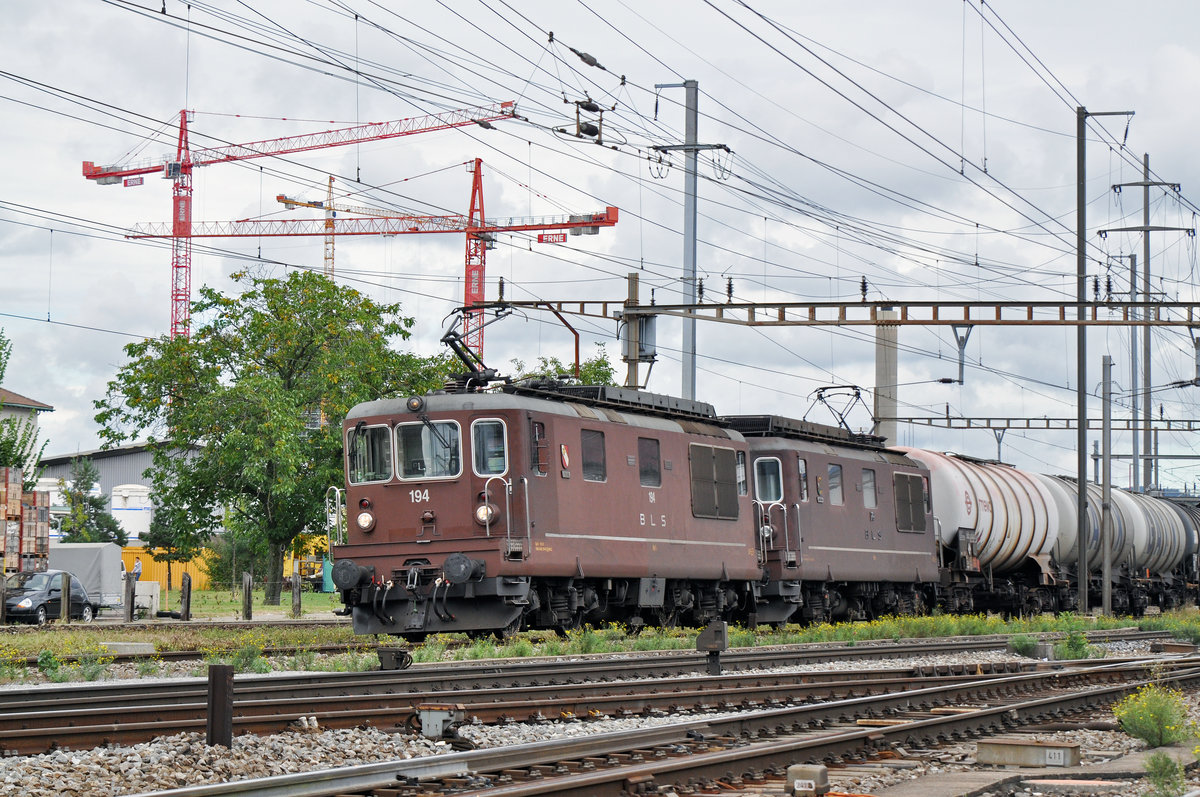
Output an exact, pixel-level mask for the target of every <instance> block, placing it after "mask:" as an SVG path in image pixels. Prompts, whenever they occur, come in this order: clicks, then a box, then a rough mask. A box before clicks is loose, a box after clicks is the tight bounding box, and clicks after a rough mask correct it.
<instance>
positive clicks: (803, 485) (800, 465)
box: [796, 457, 808, 501]
mask: <svg viewBox="0 0 1200 797" xmlns="http://www.w3.org/2000/svg"><path fill="white" fill-rule="evenodd" d="M796 470H797V472H798V474H799V478H798V481H799V482H800V500H801V501H807V500H808V460H806V459H805V458H804V457H797V458H796Z"/></svg>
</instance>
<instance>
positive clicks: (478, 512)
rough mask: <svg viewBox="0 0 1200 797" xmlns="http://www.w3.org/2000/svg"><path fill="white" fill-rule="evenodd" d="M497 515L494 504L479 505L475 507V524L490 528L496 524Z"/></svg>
mask: <svg viewBox="0 0 1200 797" xmlns="http://www.w3.org/2000/svg"><path fill="white" fill-rule="evenodd" d="M498 514H499V512H498V511H497V510H496V505H495V504H480V505H479V506H477V507H475V522H476V523H478V524H479V525H481V526H490V525H492V524H493V523H495V522H496V515H498Z"/></svg>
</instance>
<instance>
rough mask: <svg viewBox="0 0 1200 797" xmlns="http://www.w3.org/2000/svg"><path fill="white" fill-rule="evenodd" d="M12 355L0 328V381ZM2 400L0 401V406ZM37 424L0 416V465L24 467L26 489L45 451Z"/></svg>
mask: <svg viewBox="0 0 1200 797" xmlns="http://www.w3.org/2000/svg"><path fill="white" fill-rule="evenodd" d="M11 356H12V341H10V340H9V339H8V338H7V337H5V335H4V330H3V329H0V384H2V383H3V382H4V373H5V371H7V370H8V360H9V358H10V357H11ZM3 407H4V402H2V401H0V408H3ZM38 436H39V434H38V429H37V424H36V422H35V421H33V420H32V419H26V418H18V417H10V418H0V468H24V471H23V473H22V474H21V476H22V479H23V481H24V485H23V486H24V489H25V490H26V492H28V491H30V490H32V489H34V487H36V486H37V480H38V478H39V477H40V476H41V475H42V469H41V466H40V461H41V458H42V454H43V453H45V451H46V443H45V441H43V442H42V443H41V445H38Z"/></svg>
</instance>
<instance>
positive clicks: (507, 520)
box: [483, 476, 512, 537]
mask: <svg viewBox="0 0 1200 797" xmlns="http://www.w3.org/2000/svg"><path fill="white" fill-rule="evenodd" d="M494 481H499V482H500V483H501V484H503V485H504V528H505V533H506V534H509V535H510V536H511V534H512V500H511V499H510V497H509V496H510V495H511V494H512V482H510V481H508V480H507V479H505V478H504V477H503V476H492V477H491V478H489V479H488V480H487V481H485V482H484V483H483V500H485V501H487V502H488V503H489V504H490V503H491V502H492V486H491V485H492V482H494ZM483 529H484V532H485V533H486V534H487V536H489V537H490V536H492V516H491V513H488V519H487V522H486V523H484V524H483Z"/></svg>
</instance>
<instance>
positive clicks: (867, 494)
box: [862, 468, 879, 509]
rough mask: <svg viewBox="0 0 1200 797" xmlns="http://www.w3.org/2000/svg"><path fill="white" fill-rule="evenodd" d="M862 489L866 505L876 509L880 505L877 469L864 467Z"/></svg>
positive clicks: (864, 504)
mask: <svg viewBox="0 0 1200 797" xmlns="http://www.w3.org/2000/svg"><path fill="white" fill-rule="evenodd" d="M862 491H863V506H864V507H866V508H867V509H874V508H875V507H876V506H878V505H879V499H878V498H877V497H876V495H875V471H873V470H871V469H870V468H863V472H862Z"/></svg>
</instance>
